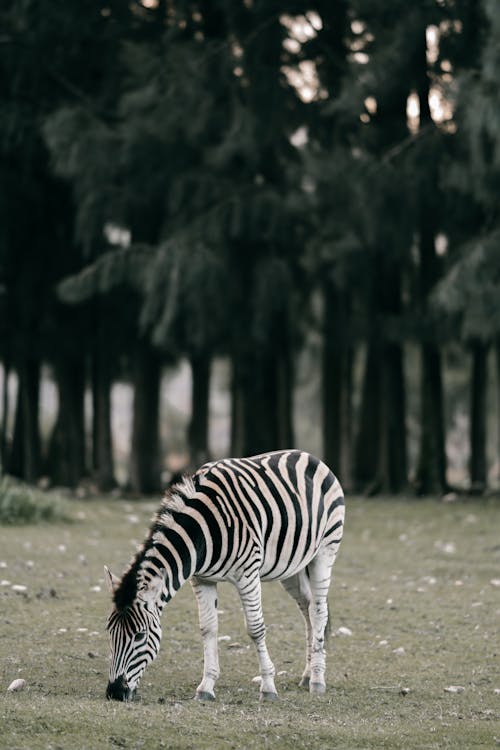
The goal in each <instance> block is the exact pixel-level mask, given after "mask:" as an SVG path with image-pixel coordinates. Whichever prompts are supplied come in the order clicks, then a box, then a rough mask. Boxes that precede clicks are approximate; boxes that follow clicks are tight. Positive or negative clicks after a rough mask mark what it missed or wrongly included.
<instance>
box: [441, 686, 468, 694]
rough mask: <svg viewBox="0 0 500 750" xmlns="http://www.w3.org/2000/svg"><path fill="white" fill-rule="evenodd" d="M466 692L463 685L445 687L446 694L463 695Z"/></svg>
mask: <svg viewBox="0 0 500 750" xmlns="http://www.w3.org/2000/svg"><path fill="white" fill-rule="evenodd" d="M464 690H465V688H464V686H463V685H449V686H448V687H445V689H444V692H445V693H463V692H464Z"/></svg>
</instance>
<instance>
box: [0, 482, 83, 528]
mask: <svg viewBox="0 0 500 750" xmlns="http://www.w3.org/2000/svg"><path fill="white" fill-rule="evenodd" d="M68 518H69V508H68V504H67V502H66V501H64V500H63V499H62V498H61V497H60V496H58V495H55V494H54V493H48V494H47V493H44V492H41V491H40V490H36V489H34V488H33V487H30V486H29V485H27V484H24V483H23V482H18V481H16V480H15V479H13V478H11V477H7V476H4V477H2V478H1V479H0V524H5V525H18V524H19V525H22V524H30V523H40V522H41V521H45V522H51V523H53V522H56V521H65V520H66V521H67V520H68Z"/></svg>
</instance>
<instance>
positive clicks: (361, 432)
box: [353, 341, 381, 491]
mask: <svg viewBox="0 0 500 750" xmlns="http://www.w3.org/2000/svg"><path fill="white" fill-rule="evenodd" d="M380 378H381V366H380V346H379V343H378V342H377V341H371V342H369V343H368V344H367V351H366V359H365V370H364V375H363V386H362V395H361V407H360V415H359V421H358V432H357V436H356V444H355V454H354V478H353V481H354V486H355V488H356V489H357V490H358V491H360V490H361V491H365V490H367V488H369V486H370V485H372V484H373V482H374V481H375V478H376V474H377V465H378V460H379V451H378V442H379V428H380V422H381V415H380V409H381V402H380Z"/></svg>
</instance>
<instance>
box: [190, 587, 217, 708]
mask: <svg viewBox="0 0 500 750" xmlns="http://www.w3.org/2000/svg"><path fill="white" fill-rule="evenodd" d="M191 585H192V587H193V590H194V593H195V595H196V601H197V602H198V616H199V621H200V631H201V637H202V639H203V679H202V681H201V682H200V684H199V685H198V687H197V688H196V695H195V698H196V699H197V700H200V701H214V700H215V692H214V687H215V683H216V681H217V680H218V678H219V649H218V644H217V633H218V617H217V586H216V584H215V583H208V582H207V581H203V582H202V581H200V580H199V579H197V578H193V579H192V580H191Z"/></svg>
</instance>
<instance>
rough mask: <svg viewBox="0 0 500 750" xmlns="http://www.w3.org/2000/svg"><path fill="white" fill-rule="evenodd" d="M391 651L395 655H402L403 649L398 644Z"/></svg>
mask: <svg viewBox="0 0 500 750" xmlns="http://www.w3.org/2000/svg"><path fill="white" fill-rule="evenodd" d="M392 653H393V654H395V655H396V656H404V654H405V650H404V648H403V647H402V646H399V648H393V649H392Z"/></svg>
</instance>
